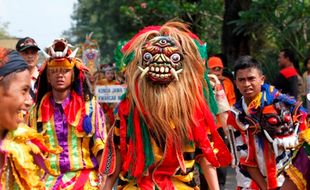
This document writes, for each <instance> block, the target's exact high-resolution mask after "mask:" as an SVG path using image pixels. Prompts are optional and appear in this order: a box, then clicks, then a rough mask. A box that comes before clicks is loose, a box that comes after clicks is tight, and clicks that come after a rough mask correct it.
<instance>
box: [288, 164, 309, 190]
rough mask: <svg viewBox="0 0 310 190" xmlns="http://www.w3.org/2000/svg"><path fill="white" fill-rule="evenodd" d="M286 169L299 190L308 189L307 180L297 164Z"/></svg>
mask: <svg viewBox="0 0 310 190" xmlns="http://www.w3.org/2000/svg"><path fill="white" fill-rule="evenodd" d="M285 171H286V173H287V175H288V176H289V177H290V179H291V180H292V181H293V182H294V184H295V185H296V186H297V188H298V189H299V190H305V189H306V187H307V181H306V180H305V179H304V177H303V175H302V173H300V172H299V171H298V169H297V168H296V167H295V166H293V165H291V166H290V167H289V168H288V169H287V170H285Z"/></svg>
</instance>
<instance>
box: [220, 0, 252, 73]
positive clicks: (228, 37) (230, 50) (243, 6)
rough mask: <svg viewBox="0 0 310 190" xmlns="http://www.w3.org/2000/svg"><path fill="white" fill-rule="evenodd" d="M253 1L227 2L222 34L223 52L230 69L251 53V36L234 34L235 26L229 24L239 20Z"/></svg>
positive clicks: (238, 0) (234, 0) (230, 0)
mask: <svg viewBox="0 0 310 190" xmlns="http://www.w3.org/2000/svg"><path fill="white" fill-rule="evenodd" d="M250 4H251V0H225V11H224V22H223V32H222V52H223V53H224V55H226V58H227V64H228V67H233V66H234V62H235V60H236V59H237V58H238V57H239V56H241V55H246V54H249V53H250V45H249V36H247V35H245V34H244V33H240V34H239V35H237V34H235V33H234V32H233V30H234V28H235V27H236V25H235V24H229V22H231V21H234V20H237V19H239V12H240V11H243V10H247V9H248V8H249V6H250Z"/></svg>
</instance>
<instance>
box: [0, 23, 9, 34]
mask: <svg viewBox="0 0 310 190" xmlns="http://www.w3.org/2000/svg"><path fill="white" fill-rule="evenodd" d="M8 25H9V23H8V22H1V21H0V38H3V37H7V36H9V34H8V32H7V29H8Z"/></svg>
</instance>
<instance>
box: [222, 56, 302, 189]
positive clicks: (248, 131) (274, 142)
mask: <svg viewBox="0 0 310 190" xmlns="http://www.w3.org/2000/svg"><path fill="white" fill-rule="evenodd" d="M235 77H236V85H237V88H238V89H239V91H240V93H241V94H242V95H243V96H242V99H241V100H240V101H238V102H237V103H236V104H235V105H234V107H233V108H232V112H231V113H232V114H231V115H230V116H229V118H228V123H229V124H230V125H232V126H234V127H235V128H236V129H237V132H236V134H235V138H236V142H235V143H236V147H237V150H238V153H239V165H238V167H237V168H236V172H237V185H238V189H278V188H279V187H281V186H282V183H283V181H284V176H283V171H284V169H285V167H286V166H287V165H288V164H289V163H290V161H291V159H292V152H293V151H292V149H293V148H296V147H297V146H298V144H299V142H298V133H299V131H303V130H304V129H306V124H305V118H306V113H305V112H304V110H303V108H302V107H300V104H298V102H296V101H295V100H293V99H290V98H289V97H287V96H286V95H283V94H281V93H280V92H279V91H278V90H277V89H275V88H274V87H273V86H270V85H268V84H265V83H264V75H263V73H262V70H261V68H260V65H259V63H258V62H257V61H256V60H255V59H253V58H252V57H251V56H242V57H240V58H239V59H238V60H237V61H236V65H235Z"/></svg>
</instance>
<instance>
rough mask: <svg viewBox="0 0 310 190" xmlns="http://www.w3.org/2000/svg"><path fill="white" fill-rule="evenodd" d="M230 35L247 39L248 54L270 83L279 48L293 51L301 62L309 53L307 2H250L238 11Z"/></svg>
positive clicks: (309, 24) (253, 0)
mask: <svg viewBox="0 0 310 190" xmlns="http://www.w3.org/2000/svg"><path fill="white" fill-rule="evenodd" d="M238 14H239V19H236V20H234V21H232V22H230V24H232V25H234V26H235V27H234V29H233V32H234V33H235V34H236V35H239V34H242V35H243V36H247V37H249V40H250V43H249V44H250V47H249V52H250V54H251V55H253V56H254V57H256V58H257V59H258V60H260V61H261V62H262V63H263V64H264V70H265V72H266V74H267V76H268V77H269V79H270V80H272V79H273V77H274V72H275V70H276V69H277V55H278V52H279V50H280V49H282V48H290V49H292V50H293V51H295V53H296V55H297V56H298V58H299V60H300V61H303V60H304V59H305V56H307V55H308V51H309V45H310V44H309V37H310V30H309V26H310V19H309V18H310V1H308V0H300V1H287V0H273V1H270V0H252V2H251V3H250V6H249V8H248V9H247V10H243V11H240V12H239V13H238Z"/></svg>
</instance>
